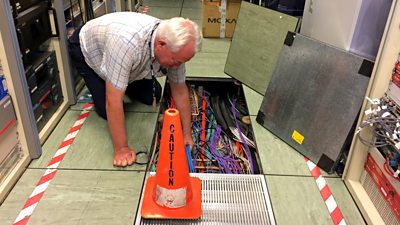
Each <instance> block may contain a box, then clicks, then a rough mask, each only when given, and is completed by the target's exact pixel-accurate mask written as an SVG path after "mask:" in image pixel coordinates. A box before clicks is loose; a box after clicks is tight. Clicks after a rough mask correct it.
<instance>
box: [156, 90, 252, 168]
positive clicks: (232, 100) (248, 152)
mask: <svg viewBox="0 0 400 225" xmlns="http://www.w3.org/2000/svg"><path fill="white" fill-rule="evenodd" d="M189 90H190V100H191V105H192V107H191V108H192V125H191V128H192V137H193V141H194V147H193V149H192V151H190V149H189V148H187V147H186V149H185V150H186V153H187V159H188V167H189V171H190V172H192V173H194V172H197V173H229V174H253V173H254V169H255V165H254V163H255V162H254V160H253V157H254V154H255V148H256V146H255V143H254V141H253V134H252V132H251V128H250V119H249V118H250V117H249V115H248V111H247V109H246V106H245V104H244V101H242V100H240V98H239V96H238V95H237V94H233V93H229V92H224V91H220V92H217V93H213V95H212V96H211V94H210V93H209V92H208V91H207V90H205V87H203V86H197V87H196V86H195V85H191V86H190V88H189ZM166 103H167V106H166V107H167V108H169V107H174V106H175V104H174V102H173V99H172V98H168V99H167V101H166ZM156 151H157V148H156ZM156 162H157V153H156V154H155V155H154V156H153V162H152V165H151V170H152V171H154V170H155V164H156Z"/></svg>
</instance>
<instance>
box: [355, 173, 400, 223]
mask: <svg viewBox="0 0 400 225" xmlns="http://www.w3.org/2000/svg"><path fill="white" fill-rule="evenodd" d="M361 184H362V186H363V187H364V189H365V191H366V192H367V194H368V196H369V197H370V199H371V201H372V203H374V206H375V207H376V209H377V210H378V212H379V215H381V217H382V219H383V221H385V224H387V225H400V221H398V220H397V217H396V215H395V214H394V213H393V211H392V209H391V208H390V206H389V205H388V203H387V202H386V200H385V199H384V198H383V196H382V195H381V193H380V192H379V190H378V189H377V187H376V185H375V183H374V181H373V180H372V178H371V177H370V176H369V174H368V173H367V171H365V170H364V171H363V174H362V176H361Z"/></svg>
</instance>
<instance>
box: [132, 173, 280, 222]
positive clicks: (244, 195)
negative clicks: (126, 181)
mask: <svg viewBox="0 0 400 225" xmlns="http://www.w3.org/2000/svg"><path fill="white" fill-rule="evenodd" d="M151 175H154V173H151V174H150V176H151ZM191 176H192V177H199V178H200V179H201V180H202V210H203V213H202V216H201V218H200V219H197V220H171V219H144V218H142V217H141V215H140V209H141V205H142V200H143V192H142V196H141V198H140V204H139V208H138V213H137V217H136V223H135V224H136V225H147V224H157V225H163V224H190V225H195V224H196V225H200V224H213V225H217V224H260V225H275V218H274V216H273V212H272V207H271V201H270V198H269V195H268V189H267V185H266V183H265V178H264V176H263V175H236V174H203V173H193V174H191ZM143 189H144V188H143Z"/></svg>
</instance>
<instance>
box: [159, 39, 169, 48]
mask: <svg viewBox="0 0 400 225" xmlns="http://www.w3.org/2000/svg"><path fill="white" fill-rule="evenodd" d="M156 44H157V47H166V46H167V42H165V41H164V40H163V39H158V40H157V42H156Z"/></svg>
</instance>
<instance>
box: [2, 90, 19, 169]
mask: <svg viewBox="0 0 400 225" xmlns="http://www.w3.org/2000/svg"><path fill="white" fill-rule="evenodd" d="M0 115H1V116H0V164H1V163H2V162H3V161H4V160H5V158H6V157H7V156H8V154H9V153H10V151H11V149H12V147H13V146H15V145H16V143H17V134H16V133H17V129H16V125H15V124H16V117H15V111H14V107H13V104H12V101H11V97H10V96H9V95H7V96H6V97H4V98H3V99H2V100H1V101H0ZM13 130H14V132H13Z"/></svg>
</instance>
